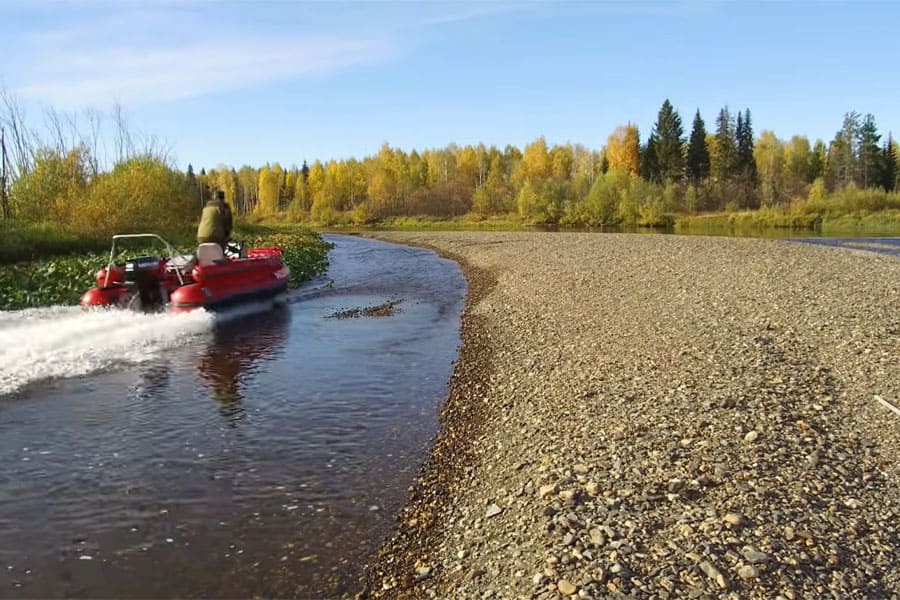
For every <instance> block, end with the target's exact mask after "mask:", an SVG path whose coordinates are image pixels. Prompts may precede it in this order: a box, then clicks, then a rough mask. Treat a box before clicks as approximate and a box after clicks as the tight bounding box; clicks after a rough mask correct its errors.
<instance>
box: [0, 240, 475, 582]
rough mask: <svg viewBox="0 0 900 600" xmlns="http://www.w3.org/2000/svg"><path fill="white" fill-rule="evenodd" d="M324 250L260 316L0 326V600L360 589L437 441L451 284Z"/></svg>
mask: <svg viewBox="0 0 900 600" xmlns="http://www.w3.org/2000/svg"><path fill="white" fill-rule="evenodd" d="M326 238H327V239H329V240H330V241H332V242H334V243H335V247H334V249H333V250H331V252H330V261H331V263H330V267H329V270H328V272H327V274H326V275H325V276H324V277H320V278H318V279H317V280H315V281H314V282H312V283H311V284H310V285H308V286H306V287H305V288H303V289H301V290H297V291H295V292H292V293H291V295H290V296H289V298H288V302H287V304H286V305H285V306H283V307H281V308H276V309H274V310H272V311H268V312H264V313H260V314H258V315H252V316H244V317H231V318H228V319H219V320H216V319H214V318H213V317H212V316H210V315H207V314H203V313H192V314H189V315H179V316H166V315H137V314H130V313H108V312H103V313H96V314H94V313H91V314H83V313H81V312H80V311H79V310H77V309H71V308H54V309H41V310H32V311H25V312H18V313H2V314H0V462H2V465H3V467H2V470H0V597H16V598H18V597H32V598H33V597H60V596H78V597H86V596H89V597H141V598H150V597H173V596H177V597H250V596H254V595H258V596H298V597H322V596H335V595H340V594H346V593H352V592H353V591H354V590H355V589H356V585H355V582H356V579H357V577H358V576H359V575H360V574H361V572H362V570H363V569H364V567H365V564H366V561H367V560H369V559H370V558H371V557H372V555H373V553H374V552H376V551H377V549H378V547H379V546H380V544H381V542H382V541H383V540H384V538H385V536H386V535H388V534H389V533H390V531H391V529H392V527H393V525H394V518H395V515H396V514H397V512H398V511H399V509H400V507H401V506H402V504H403V502H404V501H405V498H406V493H407V488H408V486H409V485H410V484H411V483H412V482H413V480H414V478H415V476H416V474H417V472H418V468H419V466H420V464H421V462H422V461H423V459H424V458H425V456H426V454H427V451H428V446H429V443H430V440H431V438H432V436H433V435H434V434H435V433H436V431H437V426H438V423H437V411H438V408H439V404H440V402H441V400H442V399H443V398H444V396H445V395H446V392H447V387H446V386H447V381H448V379H449V376H450V374H451V370H452V362H453V361H454V360H455V359H456V356H457V354H456V352H457V347H458V344H459V316H460V313H461V311H462V306H463V299H464V296H465V279H464V278H463V276H462V274H461V272H460V270H459V268H458V266H457V265H456V264H455V263H453V262H451V261H448V260H444V259H441V258H439V257H438V256H437V255H436V254H434V253H433V252H431V251H428V250H422V249H416V248H409V247H405V246H399V245H393V244H387V243H383V242H379V241H374V240H369V239H364V238H358V237H353V236H331V235H328V236H326ZM398 300H399V303H397V304H396V307H395V308H396V312H395V313H394V314H393V315H390V316H382V317H365V316H363V317H359V318H345V319H337V318H331V316H332V315H334V314H335V313H336V312H338V311H342V310H348V309H355V308H365V307H371V306H376V305H380V304H383V303H385V302H389V301H398Z"/></svg>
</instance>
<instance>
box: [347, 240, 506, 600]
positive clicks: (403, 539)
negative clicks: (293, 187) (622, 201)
mask: <svg viewBox="0 0 900 600" xmlns="http://www.w3.org/2000/svg"><path fill="white" fill-rule="evenodd" d="M370 237H376V238H378V239H384V238H380V237H379V236H375V235H372V236H370ZM386 241H389V240H386ZM421 247H427V248H429V249H431V250H434V251H435V252H436V253H437V254H438V255H439V256H441V257H442V258H447V259H450V260H453V261H454V262H456V263H457V264H458V265H459V267H460V270H461V271H462V272H463V275H464V276H465V278H466V285H467V293H466V299H465V305H464V308H463V313H462V316H461V318H460V346H459V358H458V359H457V361H456V363H455V364H454V368H453V373H452V374H451V376H450V381H449V390H448V395H447V398H446V400H445V402H444V403H443V406H442V407H441V411H440V414H439V417H438V420H439V426H440V429H439V431H438V434H437V435H436V436H435V439H434V442H433V444H432V447H431V450H430V452H429V454H428V458H427V459H426V461H425V463H424V464H423V465H422V468H421V469H420V471H419V475H418V476H417V477H416V481H415V482H414V483H413V485H411V486H410V488H409V491H410V494H409V497H408V498H407V501H406V504H405V505H404V507H403V509H402V510H401V513H400V515H399V516H398V517H397V529H396V530H395V532H394V535H393V536H392V537H391V538H390V539H389V540H387V541H386V542H385V544H384V545H383V547H382V549H381V550H380V551H379V554H378V556H377V558H376V562H375V563H374V565H372V566H370V568H368V569H367V570H366V573H365V574H364V576H363V578H362V587H363V589H362V591H361V592H360V593H358V594H357V595H356V598H359V599H362V598H389V597H394V595H395V594H402V593H407V592H409V591H410V590H412V589H415V587H416V586H417V584H419V583H421V582H423V581H424V580H426V579H428V578H429V577H430V576H431V575H432V568H431V567H430V566H429V565H432V564H434V563H435V559H436V557H435V555H434V554H435V553H434V550H435V548H436V543H435V536H436V533H437V529H436V528H437V527H439V525H438V524H437V523H436V520H437V519H438V518H439V517H440V516H441V514H442V513H443V512H444V510H445V509H446V503H447V502H448V501H449V496H448V494H452V493H453V491H454V488H455V487H456V486H457V485H458V480H459V472H460V470H461V469H465V468H467V467H470V466H471V463H472V448H471V445H472V442H473V440H474V439H475V438H477V437H478V436H479V435H480V434H481V431H480V427H479V424H480V417H482V416H483V414H482V413H483V411H484V410H485V409H486V407H485V406H484V404H481V405H479V404H475V405H472V404H470V403H469V401H470V400H471V394H472V391H473V390H475V391H476V392H477V390H478V389H479V388H480V386H481V382H482V381H484V380H485V379H486V378H487V375H488V374H489V373H490V372H491V370H492V369H493V365H492V356H493V349H492V348H491V347H490V344H489V342H488V341H487V340H486V336H485V334H484V332H485V329H486V328H487V324H486V322H485V319H484V317H482V316H479V315H475V314H473V307H474V306H476V305H477V304H478V303H479V302H480V301H481V300H483V299H484V298H485V297H487V296H488V295H489V294H490V293H491V291H492V290H493V289H494V287H495V286H496V284H497V282H496V278H495V277H494V275H493V274H491V273H490V272H488V271H487V270H485V269H480V268H478V267H473V266H472V265H470V264H469V263H468V262H467V261H466V260H465V258H464V257H462V256H460V255H458V254H455V253H449V252H446V251H442V250H440V249H438V248H435V247H433V246H427V245H422V246H421Z"/></svg>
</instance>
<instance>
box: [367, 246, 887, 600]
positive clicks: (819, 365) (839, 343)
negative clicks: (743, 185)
mask: <svg viewBox="0 0 900 600" xmlns="http://www.w3.org/2000/svg"><path fill="white" fill-rule="evenodd" d="M377 237H379V238H381V239H385V240H388V241H394V242H400V243H404V244H411V245H418V246H426V247H431V248H434V249H435V250H437V251H438V252H439V253H441V254H442V255H444V256H448V257H450V258H453V259H455V260H457V261H458V262H459V263H460V265H461V267H462V268H463V270H464V272H465V274H466V277H467V279H468V282H469V294H468V297H467V303H466V308H465V311H464V314H463V319H462V330H461V334H462V346H461V348H460V358H459V360H458V361H457V363H456V365H455V370H454V373H453V376H452V379H451V381H450V392H449V396H448V398H447V401H446V403H445V405H444V407H443V409H442V412H441V416H440V419H441V431H440V433H439V434H438V436H437V437H436V438H435V441H434V447H433V451H432V453H431V456H430V458H429V459H428V461H427V462H426V464H425V465H423V467H422V470H421V473H420V476H419V478H418V479H417V481H416V483H415V485H414V486H412V487H411V488H410V494H409V501H408V504H407V506H406V507H405V509H404V510H403V511H402V513H401V515H399V518H398V523H397V529H396V533H395V535H394V536H393V538H392V539H390V540H388V541H387V542H386V543H385V545H384V547H383V549H382V551H381V553H380V554H379V556H378V558H377V560H376V561H375V563H374V564H373V565H371V566H370V568H369V569H368V572H367V574H366V576H365V578H364V580H363V582H362V589H363V591H362V592H361V593H360V594H359V595H358V597H360V598H439V599H449V598H454V599H456V598H479V599H489V598H540V599H544V598H546V599H557V598H602V597H629V598H714V597H715V598H718V597H725V598H777V599H781V598H785V599H795V598H812V597H816V598H876V597H877V598H890V597H900V536H898V532H900V485H898V482H900V460H898V459H900V418H898V417H897V415H895V414H894V413H892V412H891V411H890V410H888V409H887V408H886V407H885V405H884V403H882V402H879V401H877V400H876V396H877V397H880V398H883V399H885V400H887V401H889V402H893V403H894V404H897V403H898V401H900V258H897V257H894V256H888V255H880V254H875V253H870V252H864V251H861V250H847V249H842V248H832V247H825V246H819V245H812V244H801V243H795V242H788V241H777V240H761V239H739V238H715V237H700V236H696V237H695V236H665V235H629V234H603V235H600V234H582V233H529V232H500V233H497V232H379V233H378V234H377Z"/></svg>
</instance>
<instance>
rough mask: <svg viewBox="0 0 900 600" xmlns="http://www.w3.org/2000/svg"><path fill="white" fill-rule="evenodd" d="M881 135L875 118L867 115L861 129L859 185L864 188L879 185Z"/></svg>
mask: <svg viewBox="0 0 900 600" xmlns="http://www.w3.org/2000/svg"><path fill="white" fill-rule="evenodd" d="M880 139H881V135H879V133H878V127H877V126H876V125H875V117H874V116H873V115H871V114H868V115H866V117H865V119H864V120H863V123H862V125H861V126H860V128H859V184H860V186H861V187H863V188H867V187H869V186H870V185H878V184H879V182H878V181H877V179H878V170H879V167H880V165H879V163H880V161H881V156H880V155H881V149H880V148H879V147H878V140H880Z"/></svg>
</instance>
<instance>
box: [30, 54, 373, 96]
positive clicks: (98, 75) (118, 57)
mask: <svg viewBox="0 0 900 600" xmlns="http://www.w3.org/2000/svg"><path fill="white" fill-rule="evenodd" d="M389 53H390V46H389V45H388V44H387V43H386V42H384V41H381V40H353V39H349V40H348V39H340V38H314V39H304V40H292V39H283V40H272V39H266V40H262V39H248V38H243V39H241V40H240V42H239V43H237V44H231V45H225V44H223V43H222V42H213V41H210V42H204V43H201V44H189V45H181V46H171V47H163V48H133V47H127V46H117V47H102V48H92V49H89V50H74V51H68V52H66V53H64V54H56V53H54V54H53V55H46V56H44V57H43V60H42V61H41V62H40V63H39V65H38V68H36V69H35V70H34V72H35V73H38V74H39V77H38V78H37V79H34V80H31V81H28V82H26V83H24V84H22V85H20V86H19V88H18V90H17V91H18V92H19V93H20V94H22V95H23V96H26V97H30V98H34V99H37V100H40V101H43V102H47V103H50V104H52V105H54V106H59V107H64V108H78V107H83V106H91V105H107V104H109V103H110V102H112V101H116V102H122V103H124V104H126V105H134V104H141V103H149V102H158V101H167V100H177V99H182V98H189V97H193V96H199V95H203V94H207V93H210V92H213V91H222V90H225V89H235V88H239V87H246V86H249V85H253V84H257V83H263V82H268V81H277V80H287V79H294V78H298V77H302V76H305V75H310V74H315V73H325V72H330V71H334V70H337V69H342V68H346V67H349V66H352V65H356V64H362V63H368V62H372V61H376V60H380V59H383V58H384V57H386V56H388V55H389Z"/></svg>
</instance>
